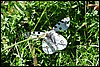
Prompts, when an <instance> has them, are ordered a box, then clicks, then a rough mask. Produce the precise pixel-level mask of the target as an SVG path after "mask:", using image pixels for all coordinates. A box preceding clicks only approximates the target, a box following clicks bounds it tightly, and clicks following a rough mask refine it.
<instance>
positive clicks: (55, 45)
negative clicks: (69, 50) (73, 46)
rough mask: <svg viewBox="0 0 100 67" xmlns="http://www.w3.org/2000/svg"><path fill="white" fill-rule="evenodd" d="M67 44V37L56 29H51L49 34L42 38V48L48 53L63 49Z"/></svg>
mask: <svg viewBox="0 0 100 67" xmlns="http://www.w3.org/2000/svg"><path fill="white" fill-rule="evenodd" d="M66 46H67V41H66V39H65V38H64V37H63V36H62V35H59V34H58V33H56V32H55V31H54V30H51V31H49V32H48V33H47V36H46V37H45V38H44V39H43V40H42V50H43V51H44V52H45V53H46V54H53V53H54V52H56V51H57V50H63V49H64V48H66Z"/></svg>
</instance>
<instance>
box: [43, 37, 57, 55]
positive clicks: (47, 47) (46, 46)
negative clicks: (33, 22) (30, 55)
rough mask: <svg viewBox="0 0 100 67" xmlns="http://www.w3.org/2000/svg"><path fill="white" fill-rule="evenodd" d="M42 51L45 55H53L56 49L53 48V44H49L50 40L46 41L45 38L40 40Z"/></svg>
mask: <svg viewBox="0 0 100 67" xmlns="http://www.w3.org/2000/svg"><path fill="white" fill-rule="evenodd" d="M42 50H43V51H44V52H45V53H46V54H53V53H54V52H55V51H56V50H57V47H56V46H55V44H53V43H51V42H50V40H48V39H47V37H45V38H44V39H43V40H42Z"/></svg>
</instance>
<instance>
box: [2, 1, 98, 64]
mask: <svg viewBox="0 0 100 67" xmlns="http://www.w3.org/2000/svg"><path fill="white" fill-rule="evenodd" d="M85 8H86V5H85V2H84V1H66V2H64V1H17V2H16V1H2V3H1V65H2V66H98V65H99V15H98V13H97V12H98V11H95V10H93V9H88V8H86V10H85ZM67 16H68V17H70V19H71V21H70V23H71V25H70V27H69V28H68V29H67V30H66V31H65V32H62V33H60V34H61V35H63V36H64V37H65V38H66V39H67V36H68V35H70V38H69V39H67V41H68V45H67V48H66V49H64V50H61V51H57V52H56V53H54V54H52V55H49V54H45V53H44V52H43V51H42V46H41V39H39V40H37V41H36V42H34V39H32V38H27V39H25V37H24V33H25V32H28V31H33V32H34V31H48V30H51V29H52V27H53V26H54V25H55V24H56V23H57V22H58V21H59V20H61V19H62V18H64V17H67Z"/></svg>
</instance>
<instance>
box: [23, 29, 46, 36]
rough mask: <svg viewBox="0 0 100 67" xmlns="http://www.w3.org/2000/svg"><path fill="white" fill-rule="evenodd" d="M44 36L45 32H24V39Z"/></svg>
mask: <svg viewBox="0 0 100 67" xmlns="http://www.w3.org/2000/svg"><path fill="white" fill-rule="evenodd" d="M44 34H45V32H40V31H35V32H26V33H25V34H24V36H25V38H28V37H30V36H31V37H32V38H34V37H35V38H37V37H38V36H43V35H44Z"/></svg>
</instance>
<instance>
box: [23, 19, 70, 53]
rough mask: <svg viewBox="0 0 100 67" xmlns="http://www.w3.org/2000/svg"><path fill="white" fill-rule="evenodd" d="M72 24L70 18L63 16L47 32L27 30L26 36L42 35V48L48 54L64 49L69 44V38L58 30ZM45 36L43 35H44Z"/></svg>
mask: <svg viewBox="0 0 100 67" xmlns="http://www.w3.org/2000/svg"><path fill="white" fill-rule="evenodd" d="M69 26H70V18H69V17H67V18H63V19H62V20H61V21H59V22H58V23H57V24H56V25H55V26H54V27H53V29H52V30H50V31H46V32H40V31H35V32H26V34H25V37H26V38H28V37H29V36H31V37H33V38H34V37H35V38H36V37H41V38H43V40H42V50H43V51H44V52H45V53H46V54H53V53H55V52H56V51H57V50H63V49H65V48H66V46H67V40H66V39H65V38H64V37H63V36H62V35H60V34H58V33H57V32H59V31H62V30H63V31H64V30H66V29H67V28H68V27H69ZM42 36H43V37H42Z"/></svg>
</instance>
